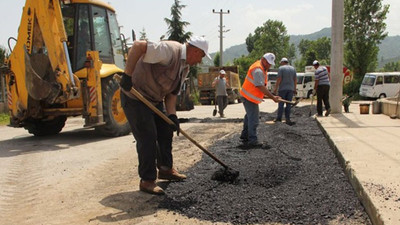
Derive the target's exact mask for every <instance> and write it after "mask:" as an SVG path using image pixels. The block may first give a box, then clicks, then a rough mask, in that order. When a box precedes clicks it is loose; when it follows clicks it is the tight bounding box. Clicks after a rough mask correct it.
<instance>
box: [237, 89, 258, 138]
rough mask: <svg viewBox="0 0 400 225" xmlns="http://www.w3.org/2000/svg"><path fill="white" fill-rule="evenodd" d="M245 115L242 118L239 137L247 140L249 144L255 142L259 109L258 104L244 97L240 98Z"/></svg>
mask: <svg viewBox="0 0 400 225" xmlns="http://www.w3.org/2000/svg"><path fill="white" fill-rule="evenodd" d="M241 100H242V102H243V105H244V109H245V111H246V115H245V116H244V120H243V130H242V133H241V135H240V139H242V140H248V143H249V144H255V143H257V141H258V140H257V127H258V124H259V114H260V109H259V107H258V104H255V103H253V102H251V101H249V100H247V99H245V98H243V97H242V98H241Z"/></svg>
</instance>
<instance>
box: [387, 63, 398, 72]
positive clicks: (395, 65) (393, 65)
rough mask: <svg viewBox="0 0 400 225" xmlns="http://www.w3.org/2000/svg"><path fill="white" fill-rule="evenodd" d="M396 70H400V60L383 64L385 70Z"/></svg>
mask: <svg viewBox="0 0 400 225" xmlns="http://www.w3.org/2000/svg"><path fill="white" fill-rule="evenodd" d="M394 71H400V61H397V62H390V63H386V64H385V66H383V72H394Z"/></svg>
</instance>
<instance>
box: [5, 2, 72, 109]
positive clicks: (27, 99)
mask: <svg viewBox="0 0 400 225" xmlns="http://www.w3.org/2000/svg"><path fill="white" fill-rule="evenodd" d="M9 68H10V71H11V76H13V80H14V81H15V82H13V85H15V86H14V87H12V86H10V87H9V89H10V91H11V92H14V93H13V96H14V97H13V98H14V99H13V100H15V101H13V102H12V104H13V105H14V106H15V107H11V108H12V109H13V110H16V111H15V112H13V114H14V115H16V114H21V113H23V112H26V109H27V108H28V107H30V106H31V105H35V102H36V103H37V102H38V101H43V100H44V101H45V102H47V103H48V104H56V103H57V104H62V103H64V102H66V101H68V100H70V99H75V98H79V95H80V93H79V90H80V89H79V85H80V82H79V81H78V78H77V77H76V76H75V75H74V74H73V73H72V69H71V63H70V60H69V56H68V50H67V36H66V32H65V28H64V23H63V17H62V14H61V6H60V1H59V0H26V3H25V6H24V8H23V14H22V18H21V23H20V26H19V30H18V39H17V43H16V45H15V47H14V49H13V51H12V53H11V55H10V59H9ZM15 98H16V99H15Z"/></svg>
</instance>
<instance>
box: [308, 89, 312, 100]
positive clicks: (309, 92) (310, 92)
mask: <svg viewBox="0 0 400 225" xmlns="http://www.w3.org/2000/svg"><path fill="white" fill-rule="evenodd" d="M311 95H312V90H309V91H308V92H307V98H310V97H311Z"/></svg>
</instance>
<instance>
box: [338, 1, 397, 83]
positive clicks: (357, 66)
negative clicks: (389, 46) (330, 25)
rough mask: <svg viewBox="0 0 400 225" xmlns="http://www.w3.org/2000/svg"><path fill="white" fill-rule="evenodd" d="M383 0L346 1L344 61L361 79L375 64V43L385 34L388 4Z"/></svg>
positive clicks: (376, 50)
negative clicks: (383, 2)
mask: <svg viewBox="0 0 400 225" xmlns="http://www.w3.org/2000/svg"><path fill="white" fill-rule="evenodd" d="M382 1H383V0H345V20H344V25H345V27H344V37H345V53H344V56H345V62H346V64H347V65H348V67H349V68H350V69H351V70H352V71H353V73H354V79H355V80H356V81H357V82H361V79H362V77H363V76H364V74H365V73H366V72H368V71H374V70H375V69H376V66H377V61H378V59H377V56H378V51H379V48H378V44H380V43H381V41H382V40H383V39H384V38H385V37H386V36H387V35H388V34H387V32H385V30H386V23H385V22H384V21H385V19H386V14H387V13H388V12H389V5H382Z"/></svg>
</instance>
